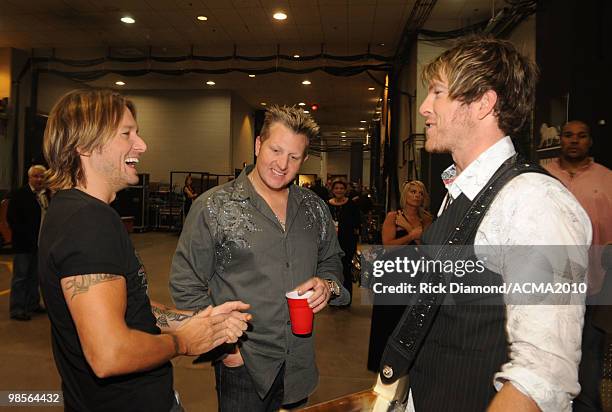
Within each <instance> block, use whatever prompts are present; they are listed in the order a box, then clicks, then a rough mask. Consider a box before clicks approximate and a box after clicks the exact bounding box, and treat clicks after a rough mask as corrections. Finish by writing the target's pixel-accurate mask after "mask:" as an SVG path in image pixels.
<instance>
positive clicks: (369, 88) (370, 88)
mask: <svg viewBox="0 0 612 412" xmlns="http://www.w3.org/2000/svg"><path fill="white" fill-rule="evenodd" d="M368 90H369V91H372V90H376V88H374V87H368Z"/></svg>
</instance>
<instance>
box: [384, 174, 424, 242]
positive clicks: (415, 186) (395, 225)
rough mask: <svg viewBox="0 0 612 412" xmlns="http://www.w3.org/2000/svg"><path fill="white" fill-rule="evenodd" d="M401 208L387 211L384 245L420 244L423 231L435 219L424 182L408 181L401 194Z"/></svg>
mask: <svg viewBox="0 0 612 412" xmlns="http://www.w3.org/2000/svg"><path fill="white" fill-rule="evenodd" d="M400 204H401V208H400V209H398V210H396V211H393V212H389V213H387V217H386V218H385V221H384V222H383V227H382V243H383V245H411V244H420V243H421V236H422V235H423V232H425V230H426V229H427V228H428V227H429V225H431V222H432V220H433V218H432V216H431V213H429V211H428V210H427V209H428V207H429V193H427V189H425V185H424V184H423V182H421V181H419V180H412V181H409V182H406V183H405V184H404V186H403V188H402V194H401V196H400Z"/></svg>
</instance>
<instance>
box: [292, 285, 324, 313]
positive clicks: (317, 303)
mask: <svg viewBox="0 0 612 412" xmlns="http://www.w3.org/2000/svg"><path fill="white" fill-rule="evenodd" d="M295 290H297V291H298V295H303V294H304V293H306V292H308V291H309V290H312V295H311V296H310V297H309V298H308V306H310V307H311V308H312V312H313V313H317V312H320V311H321V310H323V308H324V307H325V306H327V302H328V301H329V298H330V297H331V291H330V290H329V286H328V285H327V282H326V281H325V280H323V279H321V278H318V277H313V278H310V279H308V280H307V281H306V282H304V283H302V284H301V285H300V286H298V287H297V288H295Z"/></svg>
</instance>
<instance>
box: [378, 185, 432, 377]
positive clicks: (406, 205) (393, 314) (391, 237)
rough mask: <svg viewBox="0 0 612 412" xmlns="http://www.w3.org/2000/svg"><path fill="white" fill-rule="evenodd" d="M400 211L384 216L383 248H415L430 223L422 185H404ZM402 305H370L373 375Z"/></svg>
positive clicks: (424, 190) (425, 190)
mask: <svg viewBox="0 0 612 412" xmlns="http://www.w3.org/2000/svg"><path fill="white" fill-rule="evenodd" d="M400 205H401V208H400V209H398V210H396V211H392V212H389V213H387V217H386V218H385V221H384V222H383V227H382V243H383V245H385V246H402V245H418V244H420V243H421V236H422V235H423V232H424V231H425V230H426V229H427V228H428V227H429V226H430V225H431V222H432V220H433V218H432V216H431V213H429V211H428V210H427V208H428V207H429V193H427V189H426V188H425V185H424V184H423V182H421V181H419V180H411V181H409V182H406V183H404V185H403V187H402V193H401V195H400ZM405 309H406V306H405V305H374V306H373V308H372V321H371V326H370V349H369V352H368V369H369V370H371V371H374V372H377V371H378V370H379V367H380V360H381V358H382V354H383V351H384V349H385V345H386V344H387V339H389V336H391V333H392V332H393V329H395V326H396V325H397V322H399V320H400V318H401V317H402V314H403V313H404V310H405Z"/></svg>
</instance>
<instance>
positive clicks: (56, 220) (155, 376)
mask: <svg viewBox="0 0 612 412" xmlns="http://www.w3.org/2000/svg"><path fill="white" fill-rule="evenodd" d="M135 115H136V110H135V107H134V104H133V103H132V102H130V101H129V100H127V99H125V98H124V97H123V96H121V95H120V94H118V93H116V92H114V91H112V90H96V89H87V90H74V91H71V92H69V93H67V94H65V95H64V96H63V97H61V98H60V100H59V101H58V102H57V103H56V104H55V106H54V107H53V109H52V110H51V113H50V115H49V120H48V122H47V127H46V129H45V135H44V154H45V158H46V160H47V162H48V164H49V171H48V173H47V184H48V187H49V189H50V190H52V191H53V192H54V195H53V201H52V202H51V204H50V205H49V209H48V211H47V215H46V217H45V220H44V223H43V225H42V229H41V233H40V249H39V268H40V274H41V276H40V279H41V289H42V292H43V297H44V300H45V304H46V306H47V311H48V314H49V319H50V321H51V336H52V345H53V355H54V357H55V363H56V366H57V369H58V372H59V374H60V376H61V379H62V392H63V394H64V406H65V408H66V410H68V411H142V412H145V411H146V412H157V411H159V412H168V411H171V412H180V411H182V410H183V408H182V407H181V406H180V404H179V401H178V397H177V396H176V395H175V392H174V390H173V377H172V364H171V363H170V359H172V358H174V357H176V356H179V355H198V354H201V353H204V352H207V351H210V350H211V349H213V348H215V347H217V346H219V345H221V344H223V343H231V342H236V340H237V339H238V337H240V336H241V335H242V332H243V331H244V330H246V328H247V321H248V320H249V319H250V315H248V314H246V313H242V312H240V311H243V310H246V309H248V307H249V306H248V305H247V304H245V303H242V302H228V303H226V304H224V305H221V306H217V307H214V308H213V307H208V308H206V309H203V308H198V309H197V310H195V311H180V310H176V309H173V308H169V307H167V306H165V305H162V304H160V303H156V302H153V301H151V300H150V299H149V296H148V292H149V291H148V286H147V285H148V284H147V274H146V271H145V268H144V266H143V264H142V262H140V259H139V258H138V255H137V254H136V251H135V250H134V246H133V245H132V242H131V240H130V238H129V236H128V233H127V231H126V229H125V227H124V226H123V224H122V223H121V219H120V218H119V215H118V214H117V213H116V212H115V210H114V209H112V208H111V207H110V206H109V203H110V202H112V201H113V199H114V198H115V197H116V194H117V192H118V191H119V190H121V189H123V188H125V187H127V186H128V185H130V184H136V183H138V173H137V170H136V166H137V165H138V163H139V161H140V156H141V155H142V154H143V153H144V152H145V151H146V149H147V145H146V144H145V142H144V141H143V140H142V138H141V137H140V136H139V135H138V124H137V123H136V119H135Z"/></svg>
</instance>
